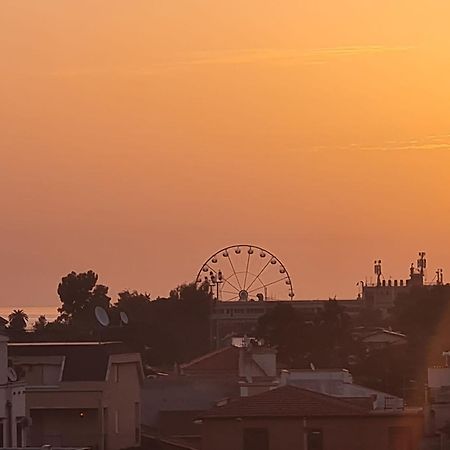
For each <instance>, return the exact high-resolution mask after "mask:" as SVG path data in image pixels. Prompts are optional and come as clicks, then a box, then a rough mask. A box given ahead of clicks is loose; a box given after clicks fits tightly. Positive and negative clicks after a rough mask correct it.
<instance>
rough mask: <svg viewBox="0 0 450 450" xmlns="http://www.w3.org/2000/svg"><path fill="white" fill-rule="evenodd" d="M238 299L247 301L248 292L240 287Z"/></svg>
mask: <svg viewBox="0 0 450 450" xmlns="http://www.w3.org/2000/svg"><path fill="white" fill-rule="evenodd" d="M239 301H240V302H248V292H247V291H246V290H245V289H242V290H241V291H240V292H239Z"/></svg>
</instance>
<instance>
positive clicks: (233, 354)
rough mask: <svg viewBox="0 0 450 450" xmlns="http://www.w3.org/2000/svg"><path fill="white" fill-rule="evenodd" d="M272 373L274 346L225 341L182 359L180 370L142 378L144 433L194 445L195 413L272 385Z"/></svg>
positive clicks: (274, 375)
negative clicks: (186, 360)
mask: <svg viewBox="0 0 450 450" xmlns="http://www.w3.org/2000/svg"><path fill="white" fill-rule="evenodd" d="M277 374H278V372H277V367H276V352H275V351H274V350H273V349H270V348H266V347H259V346H249V347H235V346H229V347H226V348H222V349H219V350H216V351H213V352H210V353H207V354H206V355H203V356H201V357H199V358H196V359H194V360H192V361H191V362H189V363H187V364H183V365H181V366H180V368H179V373H175V374H172V375H169V376H160V377H156V378H152V379H147V380H146V381H145V383H144V387H143V391H142V420H143V425H144V427H143V432H144V436H145V437H147V438H151V439H156V438H159V439H165V440H167V439H169V440H170V439H172V440H173V439H175V440H177V442H182V443H184V444H185V445H192V446H196V447H199V446H200V427H199V426H198V425H196V424H195V423H194V419H195V418H197V417H198V416H199V415H201V414H202V413H203V412H204V411H207V410H209V409H210V408H212V407H214V406H215V405H216V404H217V403H218V402H221V401H224V400H225V401H226V400H228V399H230V398H239V397H240V396H241V395H244V396H247V395H253V394H256V393H259V392H264V391H266V390H268V389H271V388H273V387H275V386H277V385H278V378H277Z"/></svg>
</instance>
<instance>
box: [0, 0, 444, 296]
mask: <svg viewBox="0 0 450 450" xmlns="http://www.w3.org/2000/svg"><path fill="white" fill-rule="evenodd" d="M449 17H450V2H449V1H448V0H431V1H430V0H427V1H425V0H409V1H395V2H393V1H392V0H376V1H375V0H364V1H361V0H340V1H336V0H321V1H318V0H308V1H303V0H295V1H294V0H282V1H280V0H276V1H275V0H273V1H270V0H267V1H261V0H228V1H218V0H216V1H213V0H121V1H116V0H0V55H1V57H0V157H1V158H0V167H1V177H0V192H1V194H0V199H1V201H0V205H1V212H2V214H1V220H0V232H1V241H0V242H1V243H0V269H1V271H0V273H1V281H2V294H1V297H0V304H1V305H13V304H17V305H39V304H42V305H48V304H53V303H55V304H56V302H57V297H56V292H55V291H56V286H57V283H58V281H59V279H60V278H61V277H62V276H63V275H65V274H66V273H68V272H70V271H71V270H75V271H83V270H87V269H93V270H95V271H97V272H98V273H99V274H100V281H101V282H102V283H105V284H107V285H109V286H110V288H111V289H112V291H113V292H117V291H119V290H121V289H137V290H142V291H147V292H149V293H151V294H152V296H156V295H164V294H166V293H167V291H168V290H169V289H170V288H172V287H174V286H175V285H177V284H179V283H181V282H183V281H190V280H192V279H194V278H195V275H196V272H197V270H198V268H199V266H200V265H201V264H202V262H203V260H204V259H205V258H206V257H207V256H209V255H210V254H211V253H212V252H214V251H215V250H216V249H218V248H221V247H224V246H226V245H228V244H233V243H238V242H250V243H255V244H259V245H261V246H263V247H267V248H268V249H269V250H271V251H272V252H274V253H275V254H277V256H279V258H280V259H281V260H283V261H284V262H285V264H286V265H287V267H288V269H289V271H290V272H291V276H292V278H293V281H294V287H295V291H296V295H297V298H320V297H325V298H326V297H328V296H334V295H337V296H338V298H339V297H341V298H343V297H353V296H355V295H356V292H357V289H356V286H355V284H356V282H357V281H358V280H360V279H364V278H365V277H366V276H368V277H370V276H371V273H372V261H373V259H375V258H382V259H383V260H384V271H385V273H386V275H387V276H389V275H392V276H393V277H394V278H397V277H398V278H400V277H406V275H407V273H408V267H409V264H410V262H411V261H412V260H414V259H415V258H416V253H417V252H418V251H419V250H425V251H427V252H428V255H429V263H430V269H431V270H430V275H429V278H432V276H433V273H432V272H433V270H434V268H436V267H443V268H444V269H445V268H447V269H448V270H450V254H449V237H448V232H449V229H450V204H449V195H450V181H449V171H450V56H449V55H450V28H449V26H448V18H449Z"/></svg>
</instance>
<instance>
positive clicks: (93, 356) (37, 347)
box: [8, 342, 132, 381]
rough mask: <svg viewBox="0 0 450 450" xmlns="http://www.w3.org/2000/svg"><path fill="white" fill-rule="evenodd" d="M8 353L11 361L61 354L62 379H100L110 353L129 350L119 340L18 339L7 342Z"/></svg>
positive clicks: (104, 375) (105, 368) (103, 373)
mask: <svg viewBox="0 0 450 450" xmlns="http://www.w3.org/2000/svg"><path fill="white" fill-rule="evenodd" d="M8 352H9V355H10V357H11V358H12V359H13V360H14V358H16V359H17V358H20V357H22V358H23V357H29V356H42V357H43V356H63V357H64V369H63V374H62V381H104V380H105V379H106V372H107V369H108V362H109V357H110V355H117V354H123V353H132V352H131V351H130V350H129V349H127V348H126V346H125V345H124V344H123V343H121V342H30V343H28V342H27V343H25V342H20V343H9V344H8ZM19 364H20V362H19Z"/></svg>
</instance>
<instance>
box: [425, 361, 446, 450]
mask: <svg viewBox="0 0 450 450" xmlns="http://www.w3.org/2000/svg"><path fill="white" fill-rule="evenodd" d="M447 357H448V356H447ZM426 411H427V416H426V418H427V432H428V434H429V435H430V436H433V435H436V436H439V441H440V447H438V448H439V449H440V450H441V449H442V450H444V449H447V448H449V447H450V367H448V366H445V367H430V368H429V369H428V392H427V404H426Z"/></svg>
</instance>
